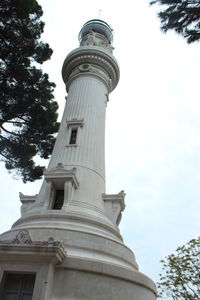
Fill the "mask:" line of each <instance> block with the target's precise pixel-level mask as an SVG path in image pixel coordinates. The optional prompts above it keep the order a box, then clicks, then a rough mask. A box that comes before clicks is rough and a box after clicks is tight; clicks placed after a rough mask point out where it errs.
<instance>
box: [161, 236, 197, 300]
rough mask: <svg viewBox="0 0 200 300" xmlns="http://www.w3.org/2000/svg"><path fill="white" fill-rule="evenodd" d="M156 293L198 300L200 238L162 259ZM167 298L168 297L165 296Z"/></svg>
mask: <svg viewBox="0 0 200 300" xmlns="http://www.w3.org/2000/svg"><path fill="white" fill-rule="evenodd" d="M161 262H162V265H163V268H162V269H163V271H164V273H163V274H160V282H159V283H158V294H159V296H160V297H161V298H162V297H163V299H164V298H165V296H166V297H171V299H174V300H182V299H189V300H198V299H199V295H200V238H197V239H192V240H191V241H189V242H188V243H187V244H186V245H183V246H182V247H178V248H177V249H176V254H171V255H169V256H167V257H166V259H165V260H162V261H161ZM167 299H169V298H167Z"/></svg>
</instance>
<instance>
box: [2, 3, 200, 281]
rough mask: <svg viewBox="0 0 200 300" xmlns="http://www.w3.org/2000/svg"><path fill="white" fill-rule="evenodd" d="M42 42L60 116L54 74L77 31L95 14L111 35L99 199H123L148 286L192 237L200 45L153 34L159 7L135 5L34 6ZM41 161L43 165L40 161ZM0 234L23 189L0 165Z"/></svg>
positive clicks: (198, 174) (195, 229)
mask: <svg viewBox="0 0 200 300" xmlns="http://www.w3.org/2000/svg"><path fill="white" fill-rule="evenodd" d="M38 2H39V3H40V4H41V5H42V8H43V11H44V15H43V20H44V21H45V24H46V25H45V28H44V34H43V35H42V40H43V41H45V42H48V43H49V44H50V46H51V48H52V49H53V50H54V52H53V55H52V58H51V60H49V61H48V62H46V63H45V64H44V65H43V66H42V68H43V69H44V71H45V72H48V73H49V76H50V80H51V81H54V82H55V83H56V86H57V87H56V89H55V98H56V100H57V102H58V104H59V119H60V118H61V115H62V111H63V108H64V103H65V96H66V91H65V86H64V83H63V81H62V78H61V68H62V64H63V61H64V58H65V57H66V56H67V54H68V53H69V52H70V51H71V50H73V49H74V48H76V47H78V33H79V31H80V29H81V27H82V25H83V24H84V23H85V22H86V21H88V20H90V19H94V18H98V17H99V15H100V18H101V19H103V20H104V21H106V22H107V23H108V24H110V25H111V27H112V28H113V30H114V43H113V44H114V47H115V50H114V56H115V57H116V59H117V60H118V63H119V66H120V72H121V74H120V81H119V84H118V86H117V87H116V89H115V90H114V91H113V92H112V93H111V94H110V97H109V99H110V100H109V103H108V106H107V116H106V186H107V193H118V192H120V191H121V190H124V191H125V193H126V199H125V201H126V209H125V211H124V212H123V217H122V221H121V224H120V231H121V234H122V236H123V238H124V242H125V244H126V245H127V246H128V247H130V248H131V249H132V250H133V251H134V253H135V255H136V260H137V263H138V264H139V267H140V270H141V271H142V272H144V273H145V274H146V275H148V276H150V277H151V278H152V279H153V280H154V281H157V280H158V278H159V276H158V274H159V273H160V272H161V264H160V262H159V261H160V260H161V259H162V258H164V257H165V256H166V255H168V254H170V253H172V252H174V251H175V249H176V248H177V247H178V246H180V245H182V244H185V243H186V242H187V241H189V240H190V239H192V238H196V237H197V236H198V235H199V227H200V226H199V225H200V224H199V211H200V201H199V198H200V184H199V183H200V95H199V94H200V92H199V70H200V45H199V44H198V43H196V44H192V45H187V44H186V41H184V39H183V38H181V37H180V36H178V35H176V34H175V33H173V32H171V33H167V34H163V33H162V32H161V31H160V29H159V25H160V23H159V19H158V18H157V13H156V11H157V10H158V7H150V6H149V4H148V0H140V1H129V0H124V1H112V0H111V1H105V0H101V1H97V0H93V1H89V0H85V1H78V0H74V1H65V0H57V1H53V0H48V1H47V0H39V1H38ZM45 163H46V164H47V163H48V162H45ZM0 178H1V189H0V199H1V210H0V220H1V222H0V232H4V231H6V230H8V229H9V228H10V227H11V225H12V224H13V223H14V222H15V221H16V220H17V219H18V218H19V217H20V201H19V192H22V193H23V194H28V195H34V194H37V193H38V192H39V189H40V186H41V183H42V181H41V180H38V181H36V182H34V183H28V184H23V183H22V182H21V181H20V180H17V179H16V178H13V176H12V175H11V174H8V173H7V171H6V170H5V168H4V166H3V163H1V164H0Z"/></svg>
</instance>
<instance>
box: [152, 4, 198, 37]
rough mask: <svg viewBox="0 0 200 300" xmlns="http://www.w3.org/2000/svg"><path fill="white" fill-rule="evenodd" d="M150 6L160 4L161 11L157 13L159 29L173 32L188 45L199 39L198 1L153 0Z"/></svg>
mask: <svg viewBox="0 0 200 300" xmlns="http://www.w3.org/2000/svg"><path fill="white" fill-rule="evenodd" d="M150 4H151V5H152V4H160V5H162V6H163V8H164V9H163V10H162V11H160V12H159V13H158V16H159V18H160V20H161V29H162V30H163V31H164V32H167V31H168V30H171V29H172V30H175V31H176V32H177V33H178V34H180V35H182V36H183V37H184V38H185V39H186V40H187V42H188V43H192V42H196V41H199V39H200V1H199V0H198V1H197V0H175V1H172V0H154V1H151V2H150Z"/></svg>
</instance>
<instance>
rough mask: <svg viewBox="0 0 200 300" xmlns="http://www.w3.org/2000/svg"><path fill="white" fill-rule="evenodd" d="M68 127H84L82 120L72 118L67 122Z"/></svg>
mask: <svg viewBox="0 0 200 300" xmlns="http://www.w3.org/2000/svg"><path fill="white" fill-rule="evenodd" d="M70 126H77V127H78V126H80V127H83V126H84V120H83V119H76V118H73V119H71V120H67V127H70Z"/></svg>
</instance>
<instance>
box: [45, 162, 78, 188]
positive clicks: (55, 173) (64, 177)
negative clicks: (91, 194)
mask: <svg viewBox="0 0 200 300" xmlns="http://www.w3.org/2000/svg"><path fill="white" fill-rule="evenodd" d="M44 178H45V180H46V182H52V183H53V184H54V185H55V186H57V185H58V184H62V185H64V182H66V181H71V182H72V184H73V186H74V187H75V189H77V188H78V186H79V182H78V179H77V177H76V168H72V169H70V170H67V169H65V168H64V166H63V165H62V163H58V164H57V166H56V167H55V168H53V169H51V170H47V171H44Z"/></svg>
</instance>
